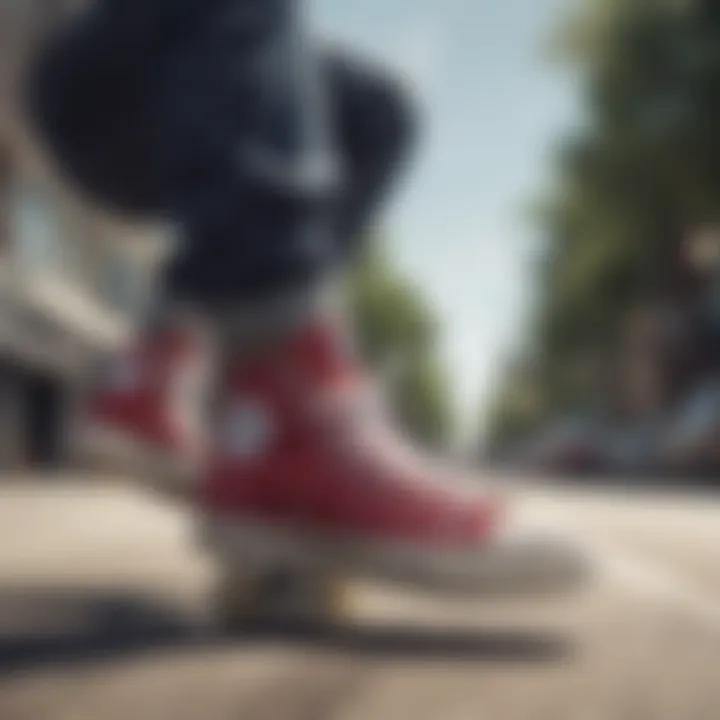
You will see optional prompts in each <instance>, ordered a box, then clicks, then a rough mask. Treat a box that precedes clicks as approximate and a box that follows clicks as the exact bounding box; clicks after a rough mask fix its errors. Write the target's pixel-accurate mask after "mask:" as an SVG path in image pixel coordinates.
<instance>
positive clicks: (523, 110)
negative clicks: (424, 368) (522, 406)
mask: <svg viewBox="0 0 720 720" xmlns="http://www.w3.org/2000/svg"><path fill="white" fill-rule="evenodd" d="M572 2H573V0H313V12H314V22H315V23H316V26H319V27H320V28H321V30H322V32H323V33H324V34H327V35H329V36H332V37H334V38H341V39H343V40H345V41H347V43H349V44H351V45H353V46H355V47H357V48H358V49H360V50H362V51H367V52H368V53H369V54H371V55H374V56H376V57H379V58H382V59H384V60H386V61H387V62H388V63H390V64H392V65H393V66H394V67H396V68H397V69H399V70H400V71H401V72H402V73H404V74H405V75H407V77H408V78H409V79H410V80H411V81H412V83H413V85H414V86H415V89H416V93H417V95H418V96H419V99H420V101H421V105H422V107H423V110H424V113H425V118H424V128H423V143H422V145H421V146H420V148H419V153H418V156H417V157H416V159H415V161H414V164H413V166H412V171H411V173H410V174H409V176H408V178H407V179H406V182H405V183H404V186H403V188H402V189H401V192H400V193H399V194H398V195H397V196H396V197H395V198H394V200H393V202H392V205H391V206H390V207H389V208H388V214H387V217H386V224H387V226H388V227H389V229H390V233H389V236H390V241H391V242H392V243H393V251H394V254H395V256H396V258H397V261H398V263H399V264H400V265H401V266H402V268H403V269H404V270H405V271H406V272H407V273H409V274H411V275H412V277H413V278H415V279H416V280H417V281H418V283H420V284H421V285H422V287H423V289H424V290H425V292H427V293H428V294H429V295H430V296H431V297H432V298H433V299H434V301H435V304H436V306H437V308H438V311H439V313H440V315H441V318H442V320H443V321H444V327H445V335H444V337H443V344H442V351H443V353H444V354H445V356H446V358H447V362H448V363H449V365H450V367H451V370H452V373H453V377H454V378H455V379H456V380H455V382H456V386H455V393H456V397H457V399H458V406H459V409H460V411H461V413H462V414H463V415H464V416H465V417H468V418H472V419H473V420H475V418H476V413H477V411H478V410H477V409H478V408H479V406H480V404H481V403H482V402H484V401H486V400H487V399H488V396H489V393H490V391H491V389H492V384H493V381H494V377H495V374H496V372H497V370H498V368H499V367H501V366H502V362H503V358H504V357H506V356H507V353H508V351H509V350H510V348H511V347H512V344H513V342H514V341H515V340H516V338H517V337H518V335H519V331H520V329H521V327H522V322H523V316H524V314H525V313H526V311H527V309H528V307H529V306H530V303H531V302H532V297H531V287H530V283H529V282H528V279H529V275H528V272H527V269H528V260H529V258H530V256H531V253H532V251H533V247H534V246H535V245H536V243H537V237H536V236H535V233H534V232H533V229H532V228H531V227H530V226H528V225H527V223H526V221H525V220H523V217H522V215H523V211H524V208H525V207H526V205H527V203H528V202H529V201H530V199H531V198H532V196H533V193H534V192H535V191H537V190H538V189H539V188H540V187H541V186H542V182H543V179H544V178H545V177H546V176H547V173H548V172H549V162H548V153H549V152H550V150H551V147H552V143H553V142H554V141H555V140H557V139H558V138H559V137H560V135H561V134H562V132H563V130H564V129H565V128H567V127H568V125H569V124H571V123H572V122H573V120H574V118H575V117H577V115H578V108H577V105H578V102H577V92H576V88H575V87H574V85H573V83H572V81H571V79H570V78H569V76H564V75H563V74H561V73H560V72H559V71H558V70H557V69H555V68H552V67H551V66H550V65H549V63H547V62H546V61H545V60H544V59H543V52H544V47H543V44H544V43H546V42H547V37H548V34H549V32H550V30H551V29H552V28H553V27H554V26H555V24H556V23H557V21H558V20H559V19H560V18H561V17H562V16H563V12H564V10H566V9H567V7H569V6H570V5H571V3H572Z"/></svg>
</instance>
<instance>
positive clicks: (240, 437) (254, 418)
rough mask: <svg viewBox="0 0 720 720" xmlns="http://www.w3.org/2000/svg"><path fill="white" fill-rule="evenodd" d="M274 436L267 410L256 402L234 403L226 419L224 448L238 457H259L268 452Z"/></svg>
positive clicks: (223, 429) (272, 425)
mask: <svg viewBox="0 0 720 720" xmlns="http://www.w3.org/2000/svg"><path fill="white" fill-rule="evenodd" d="M274 434H275V429H274V424H273V422H272V418H271V417H270V413H269V412H268V410H267V408H266V407H265V406H264V405H262V404H261V403H259V402H256V401H254V400H243V401H240V402H235V403H233V405H232V407H231V409H230V410H229V412H228V414H227V416H226V418H225V421H224V423H223V428H222V438H223V446H224V447H225V448H226V449H227V450H229V451H230V452H231V453H232V454H233V455H234V456H236V457H241V458H252V457H257V456H258V455H262V454H263V453H264V452H266V451H267V450H268V448H269V447H270V444H271V442H272V440H273V436H274Z"/></svg>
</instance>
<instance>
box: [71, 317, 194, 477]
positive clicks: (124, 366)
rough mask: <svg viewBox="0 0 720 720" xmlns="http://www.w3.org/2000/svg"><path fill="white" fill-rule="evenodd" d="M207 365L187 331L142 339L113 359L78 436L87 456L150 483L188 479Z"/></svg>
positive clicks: (173, 330) (93, 394)
mask: <svg viewBox="0 0 720 720" xmlns="http://www.w3.org/2000/svg"><path fill="white" fill-rule="evenodd" d="M205 359H206V358H205V353H204V348H203V339H202V337H201V335H200V334H199V332H197V331H196V330H195V329H191V328H182V329H179V328H171V329H163V330H160V331H156V332H154V333H148V334H146V335H143V336H141V337H140V338H139V339H138V340H137V341H136V342H135V343H134V344H133V345H131V346H130V347H129V348H128V349H127V350H126V351H124V352H122V353H121V354H119V355H118V356H117V357H115V358H113V359H112V361H111V362H110V364H109V365H108V366H107V367H106V369H105V372H103V373H102V374H101V376H100V378H99V383H98V385H97V386H96V387H95V388H94V389H93V391H92V392H91V395H90V397H89V400H88V407H87V412H86V414H85V417H84V418H83V421H82V425H81V428H80V430H79V440H80V443H81V446H82V449H83V451H84V453H85V455H86V456H87V457H88V458H89V459H91V460H92V461H94V462H95V463H101V464H102V465H103V466H105V467H107V466H108V465H111V466H113V467H115V468H121V469H122V470H123V471H125V472H131V473H133V474H135V473H140V474H141V475H151V476H153V480H158V479H161V480H164V481H165V480H173V481H175V480H179V479H181V478H182V479H183V480H186V479H189V474H190V473H191V472H193V470H194V469H196V465H197V461H198V459H199V454H200V450H201V439H202V436H201V433H200V428H199V421H200V414H201V407H200V406H201V404H202V401H201V397H202V391H203V386H204V383H205V370H206V368H205Z"/></svg>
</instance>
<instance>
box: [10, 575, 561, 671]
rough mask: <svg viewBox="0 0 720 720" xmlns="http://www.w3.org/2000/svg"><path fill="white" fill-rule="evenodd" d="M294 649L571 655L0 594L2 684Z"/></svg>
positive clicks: (84, 598)
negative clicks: (203, 654)
mask: <svg viewBox="0 0 720 720" xmlns="http://www.w3.org/2000/svg"><path fill="white" fill-rule="evenodd" d="M273 644H275V645H283V646H297V647H305V648H308V647H310V648H316V649H320V650H328V651H336V652H345V653H348V654H355V655H365V656H371V657H378V658H388V657H390V658H405V659H409V660H416V661H417V660H420V661H422V660H449V661H467V662H492V663H498V662H508V663H527V662H557V661H559V660H562V659H564V658H566V656H567V655H568V654H569V653H570V651H571V646H570V645H569V644H568V643H567V642H566V640H565V639H564V638H562V637H559V636H557V635H555V634H552V633H545V632H531V631H523V632H520V631H515V630H503V629H493V630H486V631H478V630H476V629H473V630H469V631H467V632H465V631H460V630H446V629H438V628H435V629H433V628H432V627H430V628H427V627H423V628H417V627H409V626H397V625H394V626H389V627H386V626H369V625H364V624H363V625H354V626H347V627H327V626H322V627H321V626H317V625H316V626H310V625H307V624H299V623H283V624H280V623H278V622H269V621H264V622H262V623H260V622H254V623H248V624H247V625H246V626H245V627H243V628H242V629H239V630H235V631H234V632H233V633H232V634H229V633H227V632H225V631H224V630H223V629H222V628H219V627H217V626H213V624H212V623H211V622H209V621H207V620H204V619H203V618H201V617H199V616H197V615H195V616H193V615H192V614H191V613H190V612H186V613H183V611H182V610H180V609H176V608H173V607H170V606H169V605H163V604H162V603H159V602H158V601H157V600H153V599H150V598H144V597H142V596H140V595H130V594H128V595H123V594H121V593H100V592H78V591H72V592H70V591H63V590H60V589H58V588H33V589H32V590H28V589H12V590H8V589H3V590H2V591H0V676H3V675H9V674H13V673H17V672H21V671H31V670H34V669H41V668H48V667H58V666H61V667H66V666H69V665H73V664H86V663H95V662H102V661H107V660H110V661H112V660H120V659H127V658H132V657H140V656H142V655H143V654H144V653H147V652H154V653H156V652H158V651H160V652H162V651H178V650H180V651H193V650H207V649H211V648H213V647H217V648H228V647H237V648H238V649H240V648H244V649H252V648H258V647H267V646H271V645H273Z"/></svg>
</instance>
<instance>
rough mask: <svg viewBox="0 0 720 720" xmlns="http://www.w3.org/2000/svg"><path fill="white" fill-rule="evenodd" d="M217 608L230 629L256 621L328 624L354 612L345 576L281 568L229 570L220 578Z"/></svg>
mask: <svg viewBox="0 0 720 720" xmlns="http://www.w3.org/2000/svg"><path fill="white" fill-rule="evenodd" d="M216 608H217V611H218V614H219V618H220V622H221V623H222V625H223V627H224V628H225V629H227V630H230V631H236V630H242V629H243V628H248V627H251V626H253V625H255V626H256V625H258V624H270V625H274V626H279V625H282V624H286V623H289V624H293V625H295V624H303V625H305V624H310V625H328V624H333V623H335V622H338V621H343V620H345V619H347V618H348V616H349V614H350V593H349V588H348V587H347V584H346V582H345V581H344V580H342V579H340V578H337V577H327V576H319V575H311V574H307V573H300V572H298V571H293V570H287V569H278V570H273V571H269V572H264V573H262V574H249V573H241V572H230V573H226V574H225V575H224V577H223V578H222V579H221V581H220V585H219V589H218V592H217V597H216Z"/></svg>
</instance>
